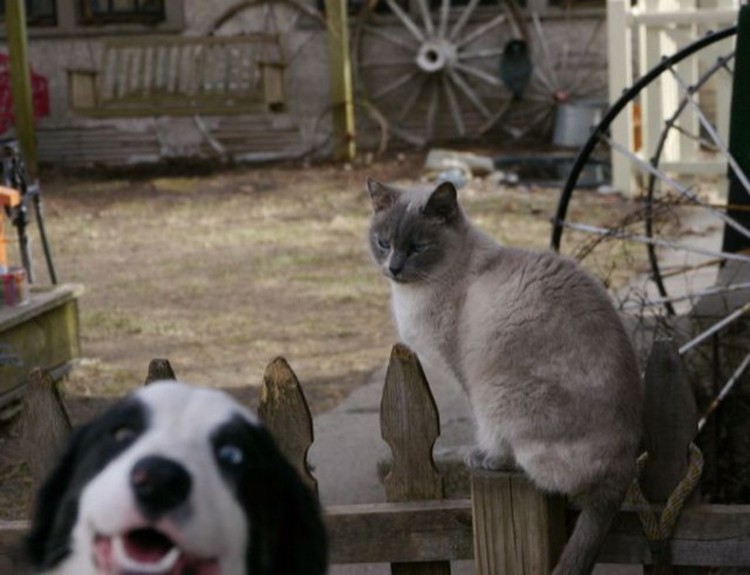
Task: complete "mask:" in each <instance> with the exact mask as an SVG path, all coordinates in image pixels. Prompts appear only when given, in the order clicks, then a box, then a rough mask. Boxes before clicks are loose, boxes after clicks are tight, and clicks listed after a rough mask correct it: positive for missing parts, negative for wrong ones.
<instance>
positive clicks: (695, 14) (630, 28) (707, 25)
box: [607, 0, 740, 194]
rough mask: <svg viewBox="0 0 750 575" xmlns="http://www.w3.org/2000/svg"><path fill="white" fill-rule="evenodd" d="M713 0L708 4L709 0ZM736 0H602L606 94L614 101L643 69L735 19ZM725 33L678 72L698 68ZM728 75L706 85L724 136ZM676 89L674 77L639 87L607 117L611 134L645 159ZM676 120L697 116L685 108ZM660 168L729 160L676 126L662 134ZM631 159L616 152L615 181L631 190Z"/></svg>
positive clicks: (698, 167) (719, 49)
mask: <svg viewBox="0 0 750 575" xmlns="http://www.w3.org/2000/svg"><path fill="white" fill-rule="evenodd" d="M709 3H710V4H711V5H710V6H709V5H708V4H709ZM739 4H740V2H739V0H636V2H635V3H634V4H633V5H632V6H631V0H607V27H608V38H609V41H608V50H609V54H608V58H609V100H610V103H613V102H615V101H616V100H617V99H618V98H619V97H620V96H621V95H622V93H623V91H624V90H625V89H626V88H628V87H629V86H632V85H633V82H634V81H635V80H636V79H637V78H638V77H639V76H641V75H643V74H645V73H646V72H648V71H649V70H650V69H651V68H653V67H654V66H655V65H657V64H658V63H659V61H660V60H661V58H662V57H664V56H669V55H672V54H674V53H675V52H677V51H678V50H679V49H681V48H683V47H685V46H687V45H688V44H690V43H691V42H693V41H694V40H696V39H698V38H700V37H701V36H703V35H704V34H706V33H707V32H708V31H710V30H718V29H721V28H724V27H727V26H729V25H731V24H733V23H734V22H736V20H737V13H738V10H739ZM727 42H733V39H732V40H725V41H723V42H721V43H719V44H718V45H713V46H712V47H711V48H710V49H705V50H701V51H699V52H697V53H696V54H695V56H694V57H691V58H687V59H686V60H683V62H681V63H680V64H679V65H678V72H679V74H680V76H681V77H682V78H683V79H684V80H685V81H686V82H687V83H688V85H689V84H691V83H693V82H695V81H696V80H697V79H698V77H699V74H700V70H701V69H703V68H704V67H705V65H706V64H707V63H709V62H711V63H712V62H713V61H715V60H716V57H717V56H718V55H719V54H721V53H725V52H727V51H728V50H729V48H728V44H727ZM731 88H732V84H731V78H730V77H729V75H728V74H717V75H716V77H715V79H714V80H713V81H712V83H711V86H710V88H709V90H710V92H711V97H713V98H714V104H713V106H712V109H713V110H714V114H715V116H714V118H713V121H714V124H715V126H716V127H717V130H718V132H719V134H720V135H721V136H722V137H723V138H724V141H726V135H727V134H728V130H729V107H730V106H729V103H730V98H731ZM681 97H682V96H681V93H680V89H679V86H678V85H677V84H676V82H675V81H674V80H673V79H672V78H671V77H665V78H664V81H659V82H655V83H654V84H653V85H652V86H650V87H649V89H648V90H646V91H645V92H643V93H642V96H641V98H640V99H639V101H638V102H636V103H632V104H630V105H628V106H627V107H626V108H625V109H624V110H623V111H622V112H621V113H620V114H619V116H618V118H617V119H616V120H615V121H614V123H613V124H612V138H613V140H614V141H616V142H618V143H621V144H622V145H624V146H625V147H626V148H628V149H629V150H631V151H633V152H636V153H638V154H639V155H640V156H641V157H642V158H644V159H649V157H650V154H651V153H652V152H653V149H654V146H655V144H656V142H657V141H658V138H659V137H660V135H661V132H662V130H663V129H664V122H665V120H666V119H667V118H668V117H669V115H670V114H671V113H672V112H673V111H674V110H675V109H676V106H677V105H678V103H679V101H680V99H681ZM680 125H681V127H682V128H684V129H685V132H688V133H697V132H698V131H699V130H698V118H697V116H696V114H695V113H693V112H691V111H690V110H686V111H685V112H683V113H682V114H681V116H680ZM659 166H660V168H661V169H662V170H663V171H666V172H671V173H676V174H684V175H697V174H721V173H723V172H724V171H725V170H726V162H725V161H722V159H721V158H719V157H712V156H711V155H707V154H705V151H703V152H702V151H701V150H700V149H699V143H698V142H697V141H696V140H695V139H694V138H689V137H686V136H683V135H680V133H679V132H678V131H674V133H673V134H671V135H670V137H669V139H668V140H667V144H666V146H665V149H664V150H663V152H662V154H661V158H660V162H659ZM635 167H636V166H635V164H634V162H633V161H632V160H631V159H629V158H627V157H626V156H625V155H623V154H621V153H618V152H613V154H612V180H613V182H612V183H613V186H614V187H615V188H616V189H618V190H621V191H623V192H624V193H626V194H632V193H633V192H634V191H635V188H634V178H633V175H634V174H633V170H634V168H635Z"/></svg>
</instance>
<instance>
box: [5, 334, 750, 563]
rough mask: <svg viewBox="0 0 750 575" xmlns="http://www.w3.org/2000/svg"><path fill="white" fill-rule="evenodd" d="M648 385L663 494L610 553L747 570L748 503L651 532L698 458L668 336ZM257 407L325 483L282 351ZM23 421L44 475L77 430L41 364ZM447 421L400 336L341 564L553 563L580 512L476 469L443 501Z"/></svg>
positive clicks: (335, 525) (333, 526)
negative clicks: (466, 491) (380, 495)
mask: <svg viewBox="0 0 750 575" xmlns="http://www.w3.org/2000/svg"><path fill="white" fill-rule="evenodd" d="M173 377H174V370H173V369H172V367H171V365H170V364H169V362H168V361H166V360H154V361H153V362H152V363H151V365H150V366H149V370H148V375H147V377H146V383H150V382H153V381H155V380H158V379H164V378H173ZM646 388H647V393H646V396H647V419H648V421H647V426H646V434H647V437H646V445H647V446H648V449H649V451H650V456H649V458H648V459H647V460H646V462H645V464H644V465H643V470H642V474H641V486H642V492H643V494H645V496H647V497H648V499H649V500H651V501H654V502H656V503H653V504H651V503H648V502H645V501H644V500H642V499H641V500H638V499H637V498H636V499H635V503H632V502H630V503H626V504H625V505H624V507H623V510H622V511H621V513H620V514H619V515H618V517H617V518H616V520H615V521H614V524H613V526H612V529H611V531H610V534H609V536H608V538H607V540H606V542H605V544H604V547H603V548H602V550H601V553H600V556H599V559H600V561H602V562H609V563H630V564H641V565H653V564H654V562H655V560H656V562H657V563H659V565H657V566H655V567H650V568H649V569H651V571H649V572H650V573H657V574H659V575H662V574H667V573H670V574H671V573H678V574H680V575H682V574H685V573H689V572H691V571H689V570H687V569H688V568H689V566H719V567H725V566H726V567H729V566H733V567H742V566H750V506H740V505H721V506H719V505H703V504H699V503H698V502H697V499H696V497H695V496H693V497H692V498H687V500H686V503H685V507H684V509H682V512H681V513H680V514H677V515H678V516H679V520H678V521H677V522H676V524H675V525H674V527H673V528H672V529H667V530H666V531H663V532H662V539H661V540H659V537H655V536H654V535H653V533H652V534H651V535H652V536H651V538H652V539H653V540H652V541H649V540H648V539H647V537H646V536H644V527H643V524H642V520H643V519H642V518H644V517H645V518H646V519H648V518H649V517H651V518H653V519H654V521H652V522H651V523H652V524H655V525H656V526H657V527H658V526H659V525H662V526H663V525H664V524H665V521H661V523H660V521H659V517H658V515H659V514H660V513H661V512H662V510H663V509H664V508H665V507H669V505H670V504H669V503H667V504H666V505H665V504H664V503H663V502H664V501H666V500H668V499H672V500H673V499H674V492H675V488H677V489H678V490H679V489H680V486H681V485H684V482H685V479H684V478H685V476H686V474H687V475H690V473H691V470H693V468H694V466H693V463H694V462H693V461H692V458H693V457H694V450H692V448H691V447H690V444H691V442H692V440H693V438H694V436H695V431H696V410H695V404H694V400H693V396H692V392H691V391H690V388H689V384H688V382H687V379H686V377H685V373H684V368H683V367H682V364H681V362H680V358H679V354H678V353H677V351H676V350H675V347H674V346H673V345H672V344H671V343H670V342H657V343H656V344H655V346H654V349H653V351H652V354H651V357H650V359H649V363H648V366H647V369H646ZM258 414H259V417H260V418H261V419H262V420H263V422H264V424H265V425H266V426H267V427H268V428H269V430H270V431H271V433H272V435H273V436H274V438H275V439H276V441H277V443H278V445H279V447H280V448H281V449H282V451H283V452H284V454H285V455H286V456H287V458H288V459H289V460H290V461H291V462H292V464H293V465H294V466H295V467H296V468H297V470H298V471H299V472H300V475H301V476H302V477H303V478H304V479H305V481H307V483H308V485H310V487H311V488H313V489H314V488H316V482H315V478H314V476H313V474H312V473H311V471H310V467H309V465H308V463H307V452H308V450H309V448H310V446H311V445H312V443H313V440H314V437H313V420H312V417H311V415H310V410H309V408H308V406H307V402H306V400H305V397H304V393H303V390H302V386H301V385H300V382H299V380H298V379H297V376H296V375H295V374H294V372H293V371H292V369H291V367H290V366H289V365H288V364H287V362H286V361H285V360H283V359H281V358H278V359H275V360H274V361H273V362H271V364H270V365H269V366H268V368H267V370H266V372H265V374H264V378H263V389H262V393H261V400H260V405H259V406H258ZM21 417H22V421H21V425H20V427H21V429H23V430H24V431H23V434H24V441H27V442H28V445H30V446H39V445H40V443H39V442H40V438H41V437H45V438H46V439H43V440H41V444H42V445H43V447H41V448H39V447H35V448H33V450H32V451H30V452H29V458H30V459H29V467H30V469H32V470H35V471H33V473H32V475H33V479H32V481H34V482H37V481H38V480H39V478H40V477H41V476H42V475H43V473H44V472H45V471H46V466H47V465H49V461H50V459H51V456H52V454H53V453H55V452H57V451H58V450H59V448H60V444H61V442H62V441H64V439H65V437H66V436H67V433H68V431H69V429H70V425H69V422H68V419H67V415H66V413H65V410H64V407H63V406H62V403H61V401H60V397H59V394H58V393H57V390H56V389H55V387H54V385H51V383H50V382H49V381H48V379H47V378H46V377H44V374H43V372H41V371H37V372H34V373H32V375H31V377H30V381H29V388H28V390H27V398H26V403H25V406H24V410H23V412H22V416H21ZM439 429H440V427H439V415H438V411H437V408H436V406H435V402H434V399H433V397H432V393H431V392H430V388H429V385H428V383H427V380H426V378H425V376H424V373H423V371H422V368H421V366H420V364H419V360H418V359H417V357H416V355H415V354H413V353H412V352H411V351H410V350H409V349H408V348H406V347H405V346H403V345H396V346H395V347H394V349H393V352H392V354H391V358H390V363H389V367H388V371H387V374H386V381H385V385H384V389H383V400H382V403H381V433H382V436H383V438H384V439H385V440H386V441H387V443H388V444H389V445H390V447H391V449H392V451H393V461H392V465H391V470H390V473H389V475H388V476H387V477H386V479H385V481H384V488H385V491H386V497H387V499H388V502H387V503H372V504H359V505H337V506H328V507H326V509H325V510H324V512H325V521H326V527H327V529H328V534H329V543H330V549H329V556H330V560H331V563H333V564H350V563H390V564H391V571H392V573H395V574H398V575H412V574H419V575H437V574H440V575H444V574H445V575H447V574H449V573H450V562H451V561H455V560H462V559H475V572H476V573H477V574H478V575H490V574H492V575H500V574H523V575H543V574H545V573H549V571H550V569H551V566H552V565H553V564H554V562H555V559H556V557H557V554H558V553H559V551H560V549H561V548H562V545H563V542H564V539H565V537H566V535H567V532H568V530H569V528H570V526H571V525H572V522H573V520H574V518H575V514H576V510H575V509H574V508H572V507H571V506H567V509H566V505H565V502H564V500H563V499H562V498H559V497H552V496H547V495H544V494H541V493H539V492H538V491H537V490H536V489H534V488H533V486H531V485H530V484H529V483H528V481H527V480H526V479H525V478H524V476H523V475H521V474H514V473H499V472H486V471H474V472H473V473H472V477H471V490H472V500H471V501H470V500H465V499H443V497H444V488H443V482H442V478H441V476H440V473H439V470H438V469H437V468H436V466H435V463H434V461H433V459H432V449H433V445H434V443H435V440H436V439H437V437H438V435H439ZM43 434H46V435H43ZM639 501H640V502H639ZM639 512H640V516H639ZM647 512H650V513H651V515H650V516H649V513H647ZM662 519H663V518H662ZM666 523H669V522H668V521H666ZM652 527H653V525H652ZM25 529H26V522H23V521H0V573H13V574H22V573H24V571H23V569H22V567H21V566H20V563H19V562H18V558H17V554H15V553H14V551H13V550H14V549H15V547H16V546H17V543H18V541H19V538H20V537H21V535H22V533H23V532H24V530H25ZM670 565H679V566H681V567H679V568H678V567H671V566H670Z"/></svg>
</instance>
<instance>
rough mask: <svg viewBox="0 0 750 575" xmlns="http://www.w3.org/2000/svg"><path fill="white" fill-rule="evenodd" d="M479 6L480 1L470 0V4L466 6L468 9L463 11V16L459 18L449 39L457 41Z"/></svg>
mask: <svg viewBox="0 0 750 575" xmlns="http://www.w3.org/2000/svg"><path fill="white" fill-rule="evenodd" d="M478 5H479V0H469V3H468V4H467V5H466V8H464V9H463V11H462V12H461V16H459V18H458V20H457V21H456V23H455V24H454V25H453V28H452V29H451V31H450V34H449V38H450V39H451V40H453V41H455V40H456V39H457V38H458V36H459V34H461V32H462V31H463V29H464V26H466V23H467V22H468V21H469V18H471V15H472V14H473V13H474V10H476V8H477V6H478Z"/></svg>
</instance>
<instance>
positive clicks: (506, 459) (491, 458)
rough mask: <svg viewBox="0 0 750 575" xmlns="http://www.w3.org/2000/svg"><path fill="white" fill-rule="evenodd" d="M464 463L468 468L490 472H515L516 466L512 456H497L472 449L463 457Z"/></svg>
mask: <svg viewBox="0 0 750 575" xmlns="http://www.w3.org/2000/svg"><path fill="white" fill-rule="evenodd" d="M464 462H465V463H466V465H467V466H469V467H474V468H476V469H487V470H490V471H516V470H517V469H518V466H517V465H516V460H515V459H514V458H513V456H512V455H497V454H491V453H487V452H486V451H484V450H482V449H479V448H478V447H475V448H473V449H472V450H471V451H469V452H468V453H467V454H466V456H465V457H464Z"/></svg>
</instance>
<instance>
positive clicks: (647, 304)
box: [551, 27, 750, 502]
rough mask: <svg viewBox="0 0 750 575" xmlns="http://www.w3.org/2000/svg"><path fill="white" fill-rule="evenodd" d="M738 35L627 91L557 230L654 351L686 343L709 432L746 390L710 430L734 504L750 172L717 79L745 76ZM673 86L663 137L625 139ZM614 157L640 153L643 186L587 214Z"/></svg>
mask: <svg viewBox="0 0 750 575" xmlns="http://www.w3.org/2000/svg"><path fill="white" fill-rule="evenodd" d="M738 39H739V37H738V36H737V27H731V28H727V29H725V30H721V31H718V32H715V33H710V34H708V35H706V36H705V37H703V38H701V39H699V40H698V41H696V42H694V43H692V44H690V45H688V46H686V47H685V48H683V49H682V50H680V51H678V52H677V53H675V54H674V55H672V56H670V57H667V58H664V59H663V60H662V61H661V62H660V63H659V64H658V65H657V66H655V67H654V68H653V69H651V70H650V71H649V72H648V73H647V74H645V75H644V76H643V77H642V78H641V79H640V80H638V81H637V82H636V83H635V84H634V85H633V86H632V87H631V88H629V89H628V90H626V91H625V92H624V93H623V95H622V96H621V97H620V98H619V99H618V100H617V101H616V102H615V103H614V104H613V105H612V106H611V107H610V109H609V110H608V111H607V112H606V113H605V115H604V117H603V119H602V121H601V122H600V123H599V124H598V125H597V126H596V127H595V128H594V129H593V131H592V134H591V136H590V138H589V139H588V141H587V142H586V143H585V144H584V145H583V147H582V148H581V150H580V152H579V154H578V156H577V158H576V161H575V163H574V165H573V167H572V169H571V172H570V174H569V176H568V178H567V180H566V182H565V185H564V187H563V190H562V193H561V196H560V200H559V203H558V206H557V212H556V214H555V217H554V219H553V227H552V237H551V247H552V248H553V249H555V250H557V251H560V252H561V253H564V254H567V255H569V256H571V257H573V258H575V259H577V260H579V261H580V262H581V263H582V264H583V265H584V266H585V267H587V268H588V269H589V270H590V271H592V272H593V273H594V274H595V275H597V276H599V277H600V278H602V280H603V281H604V283H605V285H606V287H607V288H608V290H609V291H610V293H611V295H612V297H613V299H614V301H615V303H616V305H617V306H618V307H619V309H620V310H621V311H622V312H623V315H624V317H625V318H626V319H627V323H628V325H629V326H630V327H631V328H632V333H633V336H634V339H635V341H636V344H637V345H639V347H640V349H641V351H642V352H643V354H644V356H645V353H647V351H648V350H649V349H650V344H651V342H652V341H653V340H654V339H655V338H659V337H665V336H666V337H669V338H671V339H673V340H674V341H675V342H676V345H677V346H678V347H679V352H680V355H681V356H682V358H683V361H684V362H685V364H686V365H687V367H688V373H689V375H690V377H691V380H692V384H693V385H694V389H695V390H696V397H697V399H698V403H699V409H700V411H702V412H703V416H702V418H701V420H700V422H699V430H701V429H703V428H704V426H705V425H706V423H707V422H708V421H709V419H708V415H710V414H711V413H712V412H713V411H714V410H715V409H716V406H717V405H718V404H719V403H720V402H721V400H722V399H723V398H724V397H725V396H727V394H728V393H729V391H730V390H734V391H733V395H732V398H733V400H732V401H731V402H728V405H727V407H726V409H727V410H729V411H724V414H725V415H722V416H720V417H719V420H720V421H719V422H715V423H714V424H713V425H712V431H711V432H709V434H708V437H706V433H705V432H704V433H703V434H702V436H701V437H699V439H700V440H701V442H702V443H701V446H702V448H704V451H707V452H708V459H707V463H708V464H709V465H708V469H710V471H707V472H706V473H705V474H704V475H705V477H704V483H709V484H711V485H704V489H705V492H706V493H708V494H709V496H710V497H715V500H717V501H719V500H734V502H740V501H739V500H737V498H738V497H739V498H743V497H744V496H743V495H741V494H739V491H737V490H736V489H733V488H731V485H730V484H731V483H732V482H731V480H730V479H728V478H727V477H725V478H724V479H722V480H719V478H720V477H721V476H722V475H721V474H722V473H723V472H724V471H726V470H728V469H730V467H731V466H729V467H728V464H727V462H726V460H722V462H721V463H720V464H718V465H717V463H716V462H717V461H719V460H720V459H721V453H722V452H723V453H725V454H727V453H730V452H733V449H734V446H736V442H735V444H729V443H726V442H727V441H730V443H731V438H732V437H738V436H740V435H742V436H746V433H747V425H746V424H745V423H743V422H745V421H746V420H747V418H746V416H744V415H743V416H742V418H738V419H733V416H731V415H729V416H727V415H726V414H727V413H729V414H731V413H734V412H737V410H739V411H744V410H746V409H747V408H748V407H750V394H748V391H747V390H746V389H745V388H746V387H747V386H746V385H743V383H742V382H743V379H744V380H746V379H747V378H746V371H747V369H748V367H750V353H748V342H749V341H750V334H749V333H748V332H749V331H750V329H748V322H747V321H745V318H746V316H747V314H748V313H749V312H750V250H749V249H748V248H749V247H750V226H748V224H747V222H748V215H750V179H748V177H747V175H746V173H745V171H743V169H742V167H741V166H740V165H739V163H738V161H737V159H736V158H735V157H734V156H733V154H732V153H731V152H730V150H729V146H728V143H727V142H726V141H725V140H727V138H726V137H725V136H724V135H722V132H723V130H722V129H720V128H717V120H718V119H719V118H721V117H722V116H723V118H724V119H725V120H726V121H727V123H729V117H728V116H729V110H730V109H731V107H730V106H729V105H728V103H727V102H724V103H721V102H717V100H716V93H717V92H716V85H717V83H721V82H725V83H729V85H731V82H732V81H733V75H734V72H735V68H736V67H738V66H739V64H738V57H735V40H738ZM737 50H739V47H738V48H737ZM707 53H710V54H711V56H710V57H705V54H707ZM696 60H700V66H695V67H693V68H692V70H698V73H697V74H695V75H694V76H693V77H692V78H691V80H690V81H687V80H686V79H685V76H684V72H683V71H684V70H686V69H690V68H689V66H692V65H694V64H696ZM665 89H669V90H672V92H671V93H672V94H673V95H674V96H675V97H673V98H672V100H671V102H672V106H673V107H672V108H671V109H666V108H665V109H664V118H666V120H665V121H664V123H663V125H662V128H661V131H660V133H659V135H658V137H656V138H654V139H653V140H652V141H651V142H645V141H644V142H643V144H644V148H643V149H641V150H640V151H638V152H634V151H632V147H631V146H630V145H629V144H630V142H621V141H616V140H615V139H614V137H613V135H612V134H613V130H612V125H613V123H614V122H615V120H616V119H617V118H618V117H620V115H621V114H630V113H632V109H633V106H634V105H638V104H644V103H646V102H649V98H650V95H651V94H650V91H651V90H665ZM722 106H724V108H722ZM725 127H726V126H725ZM678 141H681V144H689V145H691V146H692V148H691V149H692V150H693V152H694V155H693V156H692V161H693V162H695V165H694V166H692V168H691V167H687V168H686V167H685V166H680V165H678V164H677V163H676V162H675V160H674V156H673V155H670V153H669V149H670V146H675V142H678ZM646 144H648V146H646ZM673 149H674V148H673ZM610 156H613V157H615V158H617V157H619V158H625V159H626V160H627V162H628V163H629V167H630V169H631V174H633V180H632V182H633V185H632V190H631V195H630V197H629V198H628V199H627V200H626V201H625V202H618V204H617V206H618V209H616V210H611V211H609V212H605V213H601V212H600V213H598V214H592V213H590V212H589V213H587V211H586V207H585V205H586V204H585V199H586V196H587V194H594V193H596V192H595V191H592V190H585V189H582V187H581V186H580V184H579V182H580V181H581V180H582V179H583V178H584V177H585V174H586V173H587V171H590V170H591V169H592V166H594V165H596V163H598V162H601V160H602V159H603V158H608V157H610ZM691 170H692V171H691ZM730 186H731V188H730ZM730 189H731V190H737V191H738V194H739V195H737V194H733V192H732V191H729V192H728V190H730ZM729 198H732V199H731V201H730V199H729ZM623 205H624V206H625V207H624V209H622V206H623ZM728 238H732V239H728ZM722 409H723V408H722ZM720 413H721V410H720ZM732 457H733V456H732ZM742 457H746V454H745V455H743V456H742ZM745 471H746V470H745ZM745 471H742V470H740V469H733V470H732V471H731V473H734V474H741V473H744V472H745ZM727 486H729V487H727ZM743 501H744V499H743Z"/></svg>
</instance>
